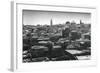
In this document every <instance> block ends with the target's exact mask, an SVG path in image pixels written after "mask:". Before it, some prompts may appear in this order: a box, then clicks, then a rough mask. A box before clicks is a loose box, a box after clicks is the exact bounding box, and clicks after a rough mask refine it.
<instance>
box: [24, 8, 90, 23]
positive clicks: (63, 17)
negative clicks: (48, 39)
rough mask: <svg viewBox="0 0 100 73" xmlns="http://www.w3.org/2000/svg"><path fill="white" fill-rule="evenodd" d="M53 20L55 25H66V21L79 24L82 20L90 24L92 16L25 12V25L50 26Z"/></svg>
mask: <svg viewBox="0 0 100 73" xmlns="http://www.w3.org/2000/svg"><path fill="white" fill-rule="evenodd" d="M51 19H52V20H53V24H59V23H65V22H66V21H70V22H72V21H75V22H76V23H79V22H80V20H82V21H83V22H84V23H90V22H91V14H90V13H76V12H54V11H36V10H23V24H24V25H37V24H41V25H44V24H48V25H50V20H51Z"/></svg>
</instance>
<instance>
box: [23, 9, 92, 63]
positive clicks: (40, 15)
mask: <svg viewBox="0 0 100 73" xmlns="http://www.w3.org/2000/svg"><path fill="white" fill-rule="evenodd" d="M22 18H23V19H22V20H23V21H22V23H23V25H22V31H23V32H22V34H23V36H22V38H23V49H22V50H23V51H22V55H23V56H22V57H23V63H28V62H49V61H73V60H90V59H91V13H82V12H61V11H43V10H23V11H22Z"/></svg>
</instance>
